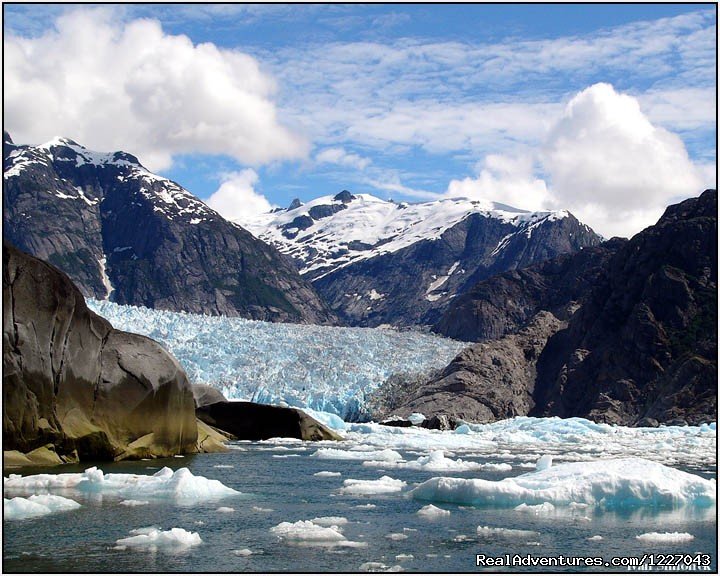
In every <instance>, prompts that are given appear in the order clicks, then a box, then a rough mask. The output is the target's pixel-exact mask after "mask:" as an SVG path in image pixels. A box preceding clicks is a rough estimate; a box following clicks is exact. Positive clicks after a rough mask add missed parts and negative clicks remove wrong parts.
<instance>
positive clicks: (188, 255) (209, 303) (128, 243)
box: [3, 133, 336, 324]
mask: <svg viewBox="0 0 720 576" xmlns="http://www.w3.org/2000/svg"><path fill="white" fill-rule="evenodd" d="M3 170H4V172H3V184H4V185H3V206H4V210H3V236H4V238H6V239H7V240H9V241H10V242H11V243H13V244H14V245H16V246H17V247H18V248H20V249H22V250H25V251H26V252H29V253H30V254H32V255H34V256H36V257H38V258H41V259H43V260H47V261H48V262H50V263H51V264H54V265H55V266H57V267H58V268H60V269H61V270H63V271H64V272H65V273H67V274H68V275H69V276H70V277H71V279H72V280H73V281H74V282H75V283H76V284H77V286H78V287H79V288H80V290H81V291H82V292H83V294H84V295H85V296H90V297H94V298H99V299H104V298H108V297H109V298H110V299H111V300H113V301H115V302H118V303H120V304H133V305H142V306H147V307H150V308H159V309H168V310H179V311H186V312H195V313H205V314H224V315H228V316H243V317H247V318H254V319H262V320H271V321H290V322H305V323H316V324H323V323H335V322H336V319H335V316H334V314H333V313H332V312H331V311H330V310H329V309H328V307H327V306H326V305H325V304H324V302H323V300H322V299H321V298H320V297H319V296H318V294H317V293H316V292H315V290H314V288H313V287H312V286H311V285H310V283H309V282H308V281H307V280H305V279H303V278H301V277H300V275H299V274H298V272H297V270H296V269H295V267H294V266H293V264H292V262H291V261H290V260H289V259H287V258H286V257H284V256H282V255H280V254H279V253H278V252H277V251H276V250H274V249H273V248H271V247H270V246H268V245H267V244H265V243H264V242H261V241H259V240H257V239H256V238H255V237H253V236H252V235H251V234H250V233H249V232H247V231H246V230H244V229H243V228H241V227H240V226H237V225H236V224H233V223H231V222H228V221H227V220H225V219H224V218H223V217H222V216H220V215H219V214H218V213H217V212H215V211H214V210H212V209H210V208H209V207H208V206H206V205H205V204H204V203H203V202H201V201H200V200H198V199H197V198H196V197H195V196H193V195H192V194H190V192H188V191H187V190H185V189H183V188H182V187H181V186H180V185H178V184H176V183H175V182H172V181H170V180H168V179H166V178H162V177H160V176H157V175H155V174H152V173H151V172H149V171H148V170H147V169H145V168H144V167H143V166H142V165H141V164H140V162H139V161H138V159H137V158H135V157H134V156H132V155H130V154H127V153H124V152H115V153H110V154H102V153H97V152H93V151H90V150H88V149H86V148H84V147H83V146H80V145H79V144H77V143H75V142H73V141H72V140H68V139H64V138H59V139H55V140H53V141H51V142H48V143H46V144H43V145H41V146H16V145H15V144H14V143H13V142H12V140H11V138H10V136H9V135H8V134H7V133H5V134H4V137H3Z"/></svg>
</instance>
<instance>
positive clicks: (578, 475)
mask: <svg viewBox="0 0 720 576" xmlns="http://www.w3.org/2000/svg"><path fill="white" fill-rule="evenodd" d="M410 494H411V495H412V497H413V498H415V499H417V500H425V501H428V500H429V501H438V502H453V503H457V504H470V505H476V506H499V507H511V506H512V507H514V506H518V505H521V504H525V505H528V506H533V505H542V504H543V503H550V504H553V505H555V506H569V505H570V504H571V503H576V504H577V503H580V504H583V503H584V504H589V505H592V506H597V507H602V508H607V509H612V508H626V507H627V508H632V507H638V506H650V507H663V508H669V507H679V506H684V505H689V506H698V507H709V506H713V505H715V502H716V497H717V486H716V483H715V482H713V481H711V480H705V479H704V478H701V477H699V476H696V475H694V474H688V473H687V472H682V471H680V470H675V469H674V468H670V467H668V466H664V465H662V464H658V463H657V462H651V461H649V460H644V459H641V458H624V459H616V460H597V461H594V462H575V463H571V464H558V465H555V466H553V467H551V468H548V469H546V470H540V471H536V472H529V473H527V474H523V475H521V476H517V477H515V478H505V479H503V480H500V481H497V482H494V481H490V480H481V479H465V478H446V477H440V478H431V479H430V480H428V481H426V482H424V483H422V484H421V485H420V486H418V487H417V488H415V489H414V490H412V491H411V493H410Z"/></svg>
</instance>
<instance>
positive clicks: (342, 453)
mask: <svg viewBox="0 0 720 576" xmlns="http://www.w3.org/2000/svg"><path fill="white" fill-rule="evenodd" d="M310 456H312V457H314V458H320V459H323V460H369V461H374V462H379V461H383V462H397V461H398V460H402V456H401V455H400V453H399V452H396V451H395V450H390V449H389V448H388V449H385V450H339V449H337V448H320V449H319V450H317V451H316V452H314V453H313V454H311V455H310Z"/></svg>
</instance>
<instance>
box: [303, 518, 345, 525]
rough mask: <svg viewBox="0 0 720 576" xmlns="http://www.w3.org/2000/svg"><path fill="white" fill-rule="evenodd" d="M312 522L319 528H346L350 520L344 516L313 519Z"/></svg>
mask: <svg viewBox="0 0 720 576" xmlns="http://www.w3.org/2000/svg"><path fill="white" fill-rule="evenodd" d="M311 522H314V523H315V524H317V525H318V526H344V525H345V524H347V523H348V519H347V518H343V517H342V516H321V517H320V518H313V519H312V520H311Z"/></svg>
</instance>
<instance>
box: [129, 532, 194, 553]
mask: <svg viewBox="0 0 720 576" xmlns="http://www.w3.org/2000/svg"><path fill="white" fill-rule="evenodd" d="M130 534H133V536H128V537H127V538H120V539H119V540H117V541H116V542H115V549H116V550H126V549H128V548H130V549H133V550H141V551H149V552H156V551H160V552H170V553H173V552H183V551H185V550H187V549H189V548H192V547H193V546H198V545H200V544H202V539H201V538H200V535H199V534H198V533H197V532H188V531H187V530H184V529H182V528H171V529H170V530H162V529H161V528H157V527H155V526H149V527H147V528H137V529H136V530H131V531H130Z"/></svg>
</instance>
